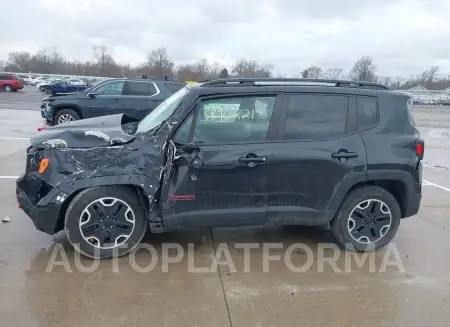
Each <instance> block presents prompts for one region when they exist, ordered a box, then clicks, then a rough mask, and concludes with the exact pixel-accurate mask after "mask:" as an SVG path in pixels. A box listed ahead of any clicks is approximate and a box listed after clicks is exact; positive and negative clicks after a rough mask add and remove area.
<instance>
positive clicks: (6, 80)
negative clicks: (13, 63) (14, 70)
mask: <svg viewBox="0 0 450 327" xmlns="http://www.w3.org/2000/svg"><path fill="white" fill-rule="evenodd" d="M23 86H24V83H23V81H22V80H21V79H20V78H18V77H17V76H16V75H14V74H10V73H0V90H4V91H5V92H11V91H13V92H15V91H17V90H20V89H23Z"/></svg>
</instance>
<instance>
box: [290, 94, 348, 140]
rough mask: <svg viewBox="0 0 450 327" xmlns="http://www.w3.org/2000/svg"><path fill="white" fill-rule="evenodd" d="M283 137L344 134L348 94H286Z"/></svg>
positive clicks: (302, 137)
mask: <svg viewBox="0 0 450 327" xmlns="http://www.w3.org/2000/svg"><path fill="white" fill-rule="evenodd" d="M287 107H288V108H287V109H288V111H287V117H286V125H285V130H284V137H283V138H284V139H285V140H310V139H321V138H331V137H337V136H340V135H344V134H345V128H346V125H347V110H348V97H347V96H343V95H328V94H295V95H289V96H288V102H287Z"/></svg>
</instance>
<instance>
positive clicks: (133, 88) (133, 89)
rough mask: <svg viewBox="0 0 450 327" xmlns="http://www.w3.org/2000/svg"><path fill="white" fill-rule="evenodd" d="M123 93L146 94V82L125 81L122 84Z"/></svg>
mask: <svg viewBox="0 0 450 327" xmlns="http://www.w3.org/2000/svg"><path fill="white" fill-rule="evenodd" d="M124 94H125V95H138V96H148V83H144V82H126V83H125V86H124Z"/></svg>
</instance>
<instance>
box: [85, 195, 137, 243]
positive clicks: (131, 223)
mask: <svg viewBox="0 0 450 327" xmlns="http://www.w3.org/2000/svg"><path fill="white" fill-rule="evenodd" d="M135 223H136V217H135V215H134V212H133V210H132V209H131V207H130V206H129V205H128V204H127V203H126V202H124V201H122V200H120V199H117V198H112V197H105V198H100V199H97V200H95V201H93V202H91V203H90V204H88V205H87V206H86V208H85V209H84V210H83V212H82V213H81V216H80V219H79V228H80V232H81V235H82V237H83V239H84V240H85V241H86V242H88V243H89V244H91V245H92V246H94V247H96V248H99V249H111V248H115V247H118V246H120V245H122V244H124V243H125V242H126V241H127V240H128V239H129V238H130V236H131V234H132V233H133V230H134V227H135Z"/></svg>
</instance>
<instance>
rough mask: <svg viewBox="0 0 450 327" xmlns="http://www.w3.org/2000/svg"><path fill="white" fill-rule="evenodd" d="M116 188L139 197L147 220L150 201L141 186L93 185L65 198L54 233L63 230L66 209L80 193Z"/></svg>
mask: <svg viewBox="0 0 450 327" xmlns="http://www.w3.org/2000/svg"><path fill="white" fill-rule="evenodd" d="M105 186H106V187H108V186H109V187H118V188H123V189H128V190H129V191H130V192H133V193H134V194H135V195H136V196H137V197H139V199H140V202H141V204H142V205H143V207H144V210H145V212H146V216H147V218H148V215H149V205H150V200H149V197H148V196H145V191H144V189H143V188H142V186H140V185H136V184H100V185H95V186H88V187H81V188H78V189H76V190H75V191H73V192H72V193H71V194H70V196H68V197H67V200H66V201H64V203H63V205H62V206H61V209H60V211H59V214H58V219H57V223H56V229H55V233H57V232H59V231H61V230H63V229H64V227H65V226H64V221H65V216H66V213H67V209H68V208H69V206H70V204H71V203H72V201H73V199H74V198H75V197H76V196H77V195H78V194H80V193H81V192H82V191H84V190H87V189H90V188H95V187H105Z"/></svg>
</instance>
